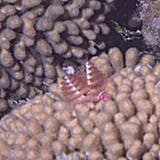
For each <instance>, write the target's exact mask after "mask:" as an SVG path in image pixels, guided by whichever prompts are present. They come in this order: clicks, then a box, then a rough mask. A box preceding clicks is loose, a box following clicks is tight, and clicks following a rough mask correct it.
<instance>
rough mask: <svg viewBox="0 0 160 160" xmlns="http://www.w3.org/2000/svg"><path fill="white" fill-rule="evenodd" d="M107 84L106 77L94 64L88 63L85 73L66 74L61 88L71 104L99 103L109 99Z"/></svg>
mask: <svg viewBox="0 0 160 160" xmlns="http://www.w3.org/2000/svg"><path fill="white" fill-rule="evenodd" d="M106 83H107V79H106V77H105V75H104V74H103V73H101V72H100V71H99V70H98V69H97V68H96V67H95V66H94V65H93V63H91V62H89V61H87V62H86V64H85V70H84V71H76V72H75V73H73V74H66V75H65V76H64V77H63V79H62V82H61V85H60V87H61V89H62V93H63V95H64V97H65V98H66V100H67V101H68V102H69V103H72V104H77V103H87V102H92V103H97V102H99V101H107V100H108V99H109V95H108V93H107V92H106V89H105V86H106Z"/></svg>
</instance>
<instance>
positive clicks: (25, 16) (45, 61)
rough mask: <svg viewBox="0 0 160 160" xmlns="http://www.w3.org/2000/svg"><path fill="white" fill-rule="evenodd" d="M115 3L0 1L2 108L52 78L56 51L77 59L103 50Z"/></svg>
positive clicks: (53, 77) (54, 0)
mask: <svg viewBox="0 0 160 160" xmlns="http://www.w3.org/2000/svg"><path fill="white" fill-rule="evenodd" d="M112 2H113V0H106V1H101V2H100V1H98V0H73V1H64V0H53V1H52V0H47V1H46V0H2V1H0V55H1V56H0V88H1V95H0V104H1V106H2V107H0V111H4V110H5V109H6V108H7V102H9V103H10V102H13V101H14V100H15V101H17V100H21V99H23V98H30V97H33V96H34V95H35V94H36V93H37V88H38V89H40V90H43V86H44V85H43V84H46V83H47V84H48V83H53V81H54V79H55V74H56V73H55V64H56V63H57V62H56V57H57V56H61V57H66V58H68V57H71V56H74V57H77V58H79V57H82V56H83V55H89V54H92V55H94V54H96V53H98V52H99V51H102V50H104V49H105V42H104V41H103V37H104V36H106V34H108V32H109V28H108V26H107V24H106V20H105V15H106V13H107V12H109V11H110V4H112ZM35 88H36V89H35Z"/></svg>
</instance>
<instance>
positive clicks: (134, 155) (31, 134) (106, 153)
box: [0, 48, 160, 160]
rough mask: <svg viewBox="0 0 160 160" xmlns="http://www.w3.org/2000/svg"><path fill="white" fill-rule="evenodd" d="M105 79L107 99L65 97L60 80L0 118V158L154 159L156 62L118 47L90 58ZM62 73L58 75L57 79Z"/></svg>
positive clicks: (159, 96)
mask: <svg viewBox="0 0 160 160" xmlns="http://www.w3.org/2000/svg"><path fill="white" fill-rule="evenodd" d="M91 63H93V64H94V65H95V66H96V67H97V69H98V70H99V71H101V72H102V73H104V74H105V75H106V78H107V83H106V85H107V89H108V93H109V94H110V96H111V97H110V99H109V100H108V101H106V102H105V101H100V102H97V103H96V104H95V103H92V102H89V103H84V104H82V103H79V104H78V103H77V104H74V105H71V104H69V103H67V102H66V101H65V97H64V96H65V95H63V94H62V90H61V88H60V87H59V84H56V83H54V84H52V85H51V87H50V92H49V93H46V94H45V95H40V96H37V97H35V98H34V99H33V100H30V101H28V102H26V104H23V105H20V107H19V106H17V108H15V109H14V110H12V111H11V113H9V114H7V115H5V116H4V117H3V118H2V119H1V121H0V159H1V160H11V159H12V160H13V159H16V160H24V159H25V160H35V159H36V160H53V159H57V160H69V159H72V160H77V159H79V160H80V159H83V160H135V159H136V160H141V159H143V160H156V159H158V158H160V144H159V141H160V126H159V122H160V90H159V89H158V87H157V86H159V82H160V65H159V64H155V59H154V57H153V56H152V55H145V56H143V57H142V59H141V60H140V61H139V60H138V50H137V49H136V48H130V49H128V50H127V51H126V57H125V61H123V57H122V53H121V51H120V50H119V49H118V48H111V49H110V50H109V53H108V54H105V53H103V54H101V55H100V56H99V57H98V56H95V57H93V58H91ZM60 80H61V77H60V79H59V81H58V82H59V83H60Z"/></svg>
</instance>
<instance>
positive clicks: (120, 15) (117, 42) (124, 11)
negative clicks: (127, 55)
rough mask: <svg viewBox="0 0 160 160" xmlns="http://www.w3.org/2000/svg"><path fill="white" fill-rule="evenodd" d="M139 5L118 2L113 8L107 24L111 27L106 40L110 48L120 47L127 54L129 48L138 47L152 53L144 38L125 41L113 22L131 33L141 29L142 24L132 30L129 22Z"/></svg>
mask: <svg viewBox="0 0 160 160" xmlns="http://www.w3.org/2000/svg"><path fill="white" fill-rule="evenodd" d="M137 5H138V1H137V0H125V1H123V0H116V1H115V4H114V7H113V8H112V10H111V12H110V13H108V14H107V16H106V22H107V24H108V25H109V27H110V34H109V35H108V36H107V38H106V41H107V42H106V43H107V45H108V47H109V48H110V47H115V46H116V47H119V48H120V49H121V51H122V52H125V51H126V50H127V49H128V48H129V47H137V49H138V50H140V51H144V50H146V51H150V50H151V48H149V47H148V46H147V45H146V44H145V42H144V40H143V37H142V36H141V37H139V38H138V39H133V40H128V41H126V40H124V39H123V37H122V36H121V35H120V34H119V33H118V32H116V30H115V25H114V24H113V21H115V22H117V23H118V24H119V25H120V26H121V27H125V28H126V29H128V30H130V31H135V30H138V29H141V27H142V24H141V25H140V26H137V28H134V29H132V28H131V27H130V26H129V25H128V22H129V20H130V19H131V17H132V15H133V14H134V13H135V12H136V9H137Z"/></svg>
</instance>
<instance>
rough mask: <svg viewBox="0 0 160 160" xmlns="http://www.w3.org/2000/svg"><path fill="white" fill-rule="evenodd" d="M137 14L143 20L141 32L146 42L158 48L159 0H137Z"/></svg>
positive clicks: (159, 30)
mask: <svg viewBox="0 0 160 160" xmlns="http://www.w3.org/2000/svg"><path fill="white" fill-rule="evenodd" d="M139 2H140V8H139V9H138V10H139V15H140V19H141V20H142V21H143V26H142V33H143V36H144V39H145V41H146V43H147V44H149V45H151V46H152V47H154V48H155V47H158V48H159V49H160V41H159V37H160V10H159V8H160V1H159V0H139Z"/></svg>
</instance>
